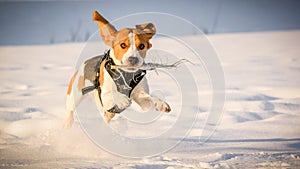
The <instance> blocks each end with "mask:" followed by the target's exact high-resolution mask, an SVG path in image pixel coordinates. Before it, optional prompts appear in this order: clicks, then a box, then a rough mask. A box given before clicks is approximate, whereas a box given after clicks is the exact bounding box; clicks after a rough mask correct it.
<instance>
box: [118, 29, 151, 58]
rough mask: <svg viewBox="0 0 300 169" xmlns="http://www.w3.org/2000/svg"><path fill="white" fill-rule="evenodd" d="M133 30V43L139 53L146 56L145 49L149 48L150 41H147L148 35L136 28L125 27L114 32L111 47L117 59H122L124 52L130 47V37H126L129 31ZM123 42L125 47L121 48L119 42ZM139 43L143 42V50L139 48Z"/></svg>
mask: <svg viewBox="0 0 300 169" xmlns="http://www.w3.org/2000/svg"><path fill="white" fill-rule="evenodd" d="M130 31H131V32H133V33H134V34H135V37H134V40H135V45H136V48H137V50H138V51H139V53H140V55H141V56H142V57H143V58H145V57H146V51H147V49H149V48H151V46H152V45H151V43H150V42H149V40H150V39H149V37H148V36H147V34H145V33H143V32H142V31H141V30H138V29H129V28H125V29H122V30H120V31H119V32H117V33H116V35H115V39H114V42H113V46H112V48H113V49H114V55H115V57H116V59H118V60H119V61H122V57H123V56H124V54H125V53H126V52H127V50H128V48H129V47H130V39H129V37H128V35H129V33H130ZM122 43H125V45H126V48H124V49H123V48H122V47H121V44H122ZM140 44H144V45H145V46H146V48H144V49H143V50H140V49H139V46H140Z"/></svg>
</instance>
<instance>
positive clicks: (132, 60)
mask: <svg viewBox="0 0 300 169" xmlns="http://www.w3.org/2000/svg"><path fill="white" fill-rule="evenodd" d="M128 61H129V63H130V64H131V65H136V64H137V63H138V62H139V59H138V58H137V57H132V56H130V57H129V58H128Z"/></svg>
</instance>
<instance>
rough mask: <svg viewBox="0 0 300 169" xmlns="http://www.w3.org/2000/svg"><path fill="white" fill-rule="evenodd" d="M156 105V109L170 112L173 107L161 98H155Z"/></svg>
mask: <svg viewBox="0 0 300 169" xmlns="http://www.w3.org/2000/svg"><path fill="white" fill-rule="evenodd" d="M154 107H155V110H157V111H162V112H166V113H168V112H170V111H171V107H170V106H169V104H168V103H166V102H164V101H162V100H160V99H157V98H156V99H155V100H154Z"/></svg>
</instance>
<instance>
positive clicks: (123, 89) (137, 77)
mask: <svg viewBox="0 0 300 169" xmlns="http://www.w3.org/2000/svg"><path fill="white" fill-rule="evenodd" d="M102 62H105V63H104V67H105V70H106V71H107V72H108V74H109V75H110V76H111V78H112V79H113V81H114V83H115V84H116V87H117V90H118V92H120V93H122V94H124V95H126V96H127V97H130V95H131V92H132V91H133V89H134V88H135V87H136V86H137V85H138V84H139V83H140V82H141V81H142V79H143V77H144V76H145V75H146V73H147V72H146V70H141V69H139V70H137V71H135V72H126V71H124V70H122V69H112V68H111V67H112V66H113V65H116V64H115V63H114V61H113V59H112V58H110V56H109V50H108V51H107V52H105V53H104V55H101V56H100V59H99V61H98V62H97V64H96V65H95V78H94V80H93V83H94V85H93V86H88V87H85V88H83V89H82V95H85V94H86V93H88V92H91V91H93V90H94V89H97V90H98V94H99V99H100V102H101V105H102V106H103V103H102V98H101V87H100V82H99V78H100V65H101V63H102ZM124 110H125V109H120V108H118V106H117V105H115V106H113V107H112V108H111V109H109V110H107V111H108V112H110V113H121V112H122V111H124Z"/></svg>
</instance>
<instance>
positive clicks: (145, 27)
mask: <svg viewBox="0 0 300 169" xmlns="http://www.w3.org/2000/svg"><path fill="white" fill-rule="evenodd" d="M135 27H136V29H139V30H141V31H142V32H143V33H145V34H146V37H147V38H148V39H151V38H152V37H153V35H155V33H156V28H155V26H154V24H153V23H144V24H141V25H136V26H135Z"/></svg>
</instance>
